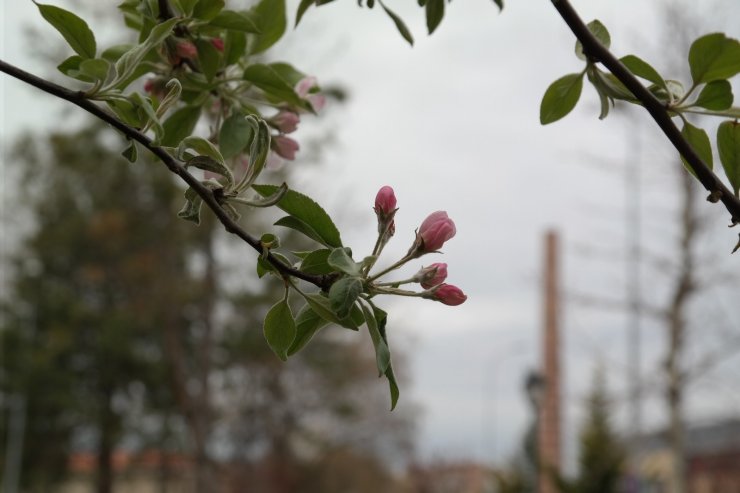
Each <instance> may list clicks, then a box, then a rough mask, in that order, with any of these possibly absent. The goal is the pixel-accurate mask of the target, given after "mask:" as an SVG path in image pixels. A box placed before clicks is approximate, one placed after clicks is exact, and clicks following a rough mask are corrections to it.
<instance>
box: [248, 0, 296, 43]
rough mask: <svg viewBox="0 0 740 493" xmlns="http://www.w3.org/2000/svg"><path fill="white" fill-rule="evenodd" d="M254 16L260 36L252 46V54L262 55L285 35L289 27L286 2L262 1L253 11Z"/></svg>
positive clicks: (277, 0)
mask: <svg viewBox="0 0 740 493" xmlns="http://www.w3.org/2000/svg"><path fill="white" fill-rule="evenodd" d="M251 13H253V14H254V16H255V20H256V23H257V27H258V29H259V30H260V33H261V34H260V35H259V36H257V39H256V40H255V42H254V43H253V44H252V45H251V46H250V51H251V53H252V54H256V53H262V52H263V51H265V50H266V49H267V48H269V47H270V46H272V45H274V44H275V43H277V41H278V40H279V39H280V38H281V37H282V36H283V34H284V33H285V28H286V27H287V25H288V21H287V18H286V16H285V0H260V2H259V3H258V4H257V5H255V6H254V8H253V9H252V10H251Z"/></svg>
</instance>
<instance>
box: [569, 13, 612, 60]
mask: <svg viewBox="0 0 740 493" xmlns="http://www.w3.org/2000/svg"><path fill="white" fill-rule="evenodd" d="M586 27H588V30H589V31H591V34H593V35H594V36H595V37H596V39H598V40H599V43H601V44H602V45H604V48H607V49H608V48H609V47H610V46H611V44H612V40H611V36H609V31H608V30H607V29H606V27H605V26H604V24H602V23H601V21H599V20H598V19H594V20H592V21H591V22H589V23H588V24H587V26H586ZM576 56H577V57H578V58H580V59H581V60H585V59H586V55H585V53H583V45H582V44H581V42H580V41H576Z"/></svg>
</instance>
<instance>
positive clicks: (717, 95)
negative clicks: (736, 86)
mask: <svg viewBox="0 0 740 493" xmlns="http://www.w3.org/2000/svg"><path fill="white" fill-rule="evenodd" d="M733 99H734V97H733V95H732V86H731V85H730V83H729V82H728V81H726V80H714V81H712V82H710V83H709V84H707V85H705V86H704V88H703V89H702V90H701V92H700V93H699V97H698V98H696V101H695V102H694V104H693V106H701V107H702V108H706V109H708V110H717V111H721V110H726V109H727V108H729V107H731V106H732V101H733Z"/></svg>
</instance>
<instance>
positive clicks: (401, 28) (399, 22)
mask: <svg viewBox="0 0 740 493" xmlns="http://www.w3.org/2000/svg"><path fill="white" fill-rule="evenodd" d="M380 6H381V7H383V10H385V13H386V14H388V17H390V18H391V20H392V21H393V23H394V24H395V25H396V29H398V32H399V33H401V36H403V39H405V40H406V41H407V42H408V43H409V44H410V45H411V46H414V37H413V36H412V35H411V31H409V28H408V27H406V24H405V23H404V22H403V19H401V18H400V17H399V16H398V14H396V13H395V12H393V11H392V10H391V9H389V8H388V7H386V6H385V4H384V3H383V2H380Z"/></svg>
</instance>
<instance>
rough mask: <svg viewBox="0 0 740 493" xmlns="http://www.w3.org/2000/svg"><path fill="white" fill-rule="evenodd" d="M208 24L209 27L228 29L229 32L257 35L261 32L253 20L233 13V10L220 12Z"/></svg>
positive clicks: (238, 13)
mask: <svg viewBox="0 0 740 493" xmlns="http://www.w3.org/2000/svg"><path fill="white" fill-rule="evenodd" d="M209 24H210V25H211V26H215V27H220V28H223V29H229V30H231V31H241V32H245V33H253V34H259V33H260V32H261V31H260V28H259V27H258V26H257V24H256V23H255V22H254V20H252V19H251V18H249V17H248V16H246V15H244V14H242V13H241V12H235V11H233V10H224V11H222V12H221V13H219V14H218V15H217V16H216V17H214V18H213V20H211V22H210V23H209Z"/></svg>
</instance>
